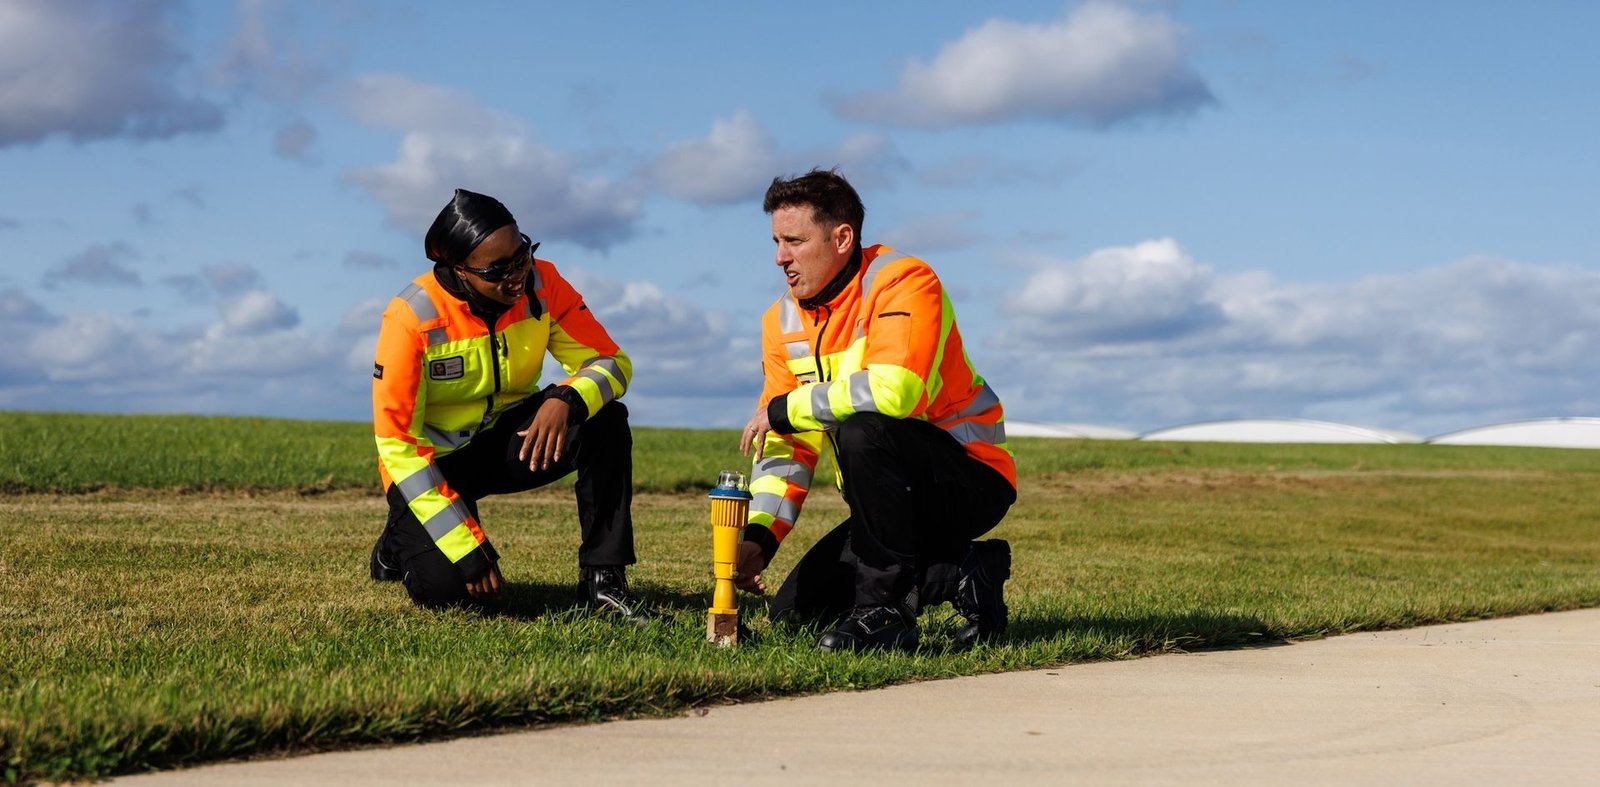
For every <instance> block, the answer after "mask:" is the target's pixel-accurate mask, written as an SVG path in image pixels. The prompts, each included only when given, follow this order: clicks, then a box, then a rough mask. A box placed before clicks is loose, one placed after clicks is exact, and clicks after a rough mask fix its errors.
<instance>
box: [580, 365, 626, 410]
mask: <svg viewBox="0 0 1600 787" xmlns="http://www.w3.org/2000/svg"><path fill="white" fill-rule="evenodd" d="M581 367H582V368H580V369H579V370H578V371H577V372H576V373H574V374H573V375H572V377H570V378H568V380H567V382H566V385H568V386H570V387H571V388H572V389H573V390H574V391H577V392H578V395H579V396H581V397H583V403H584V404H585V405H587V406H588V408H589V412H590V413H591V414H593V413H595V412H598V411H599V410H600V408H602V407H604V406H606V405H607V404H609V403H610V402H611V401H612V400H613V399H616V398H617V397H619V396H621V395H622V393H623V391H625V390H627V387H628V380H627V375H626V373H624V372H623V370H622V365H621V364H620V363H618V361H617V359H616V358H613V357H611V356H596V357H594V358H590V359H589V360H587V361H584V362H583V363H582V364H581Z"/></svg>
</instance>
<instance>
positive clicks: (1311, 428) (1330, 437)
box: [1139, 418, 1422, 443]
mask: <svg viewBox="0 0 1600 787" xmlns="http://www.w3.org/2000/svg"><path fill="white" fill-rule="evenodd" d="M1139 439H1140V440H1185V441H1200V442H1216V443H1420V442H1422V438H1421V437H1419V436H1417V435H1414V434H1408V433H1406V432H1396V431H1391V430H1388V429H1372V428H1368V427H1364V426H1351V425H1349V424H1336V423H1332V422H1329V421H1311V420H1307V419H1304V418H1240V419H1237V420H1232V421H1205V422H1202V423H1197V424H1187V425H1184V426H1173V427H1169V428H1167V429H1157V430H1155V431H1153V432H1146V433H1144V434H1142V435H1140V436H1139Z"/></svg>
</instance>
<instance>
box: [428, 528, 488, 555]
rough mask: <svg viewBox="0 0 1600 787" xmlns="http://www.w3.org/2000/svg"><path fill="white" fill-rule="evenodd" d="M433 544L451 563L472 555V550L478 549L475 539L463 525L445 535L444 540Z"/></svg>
mask: <svg viewBox="0 0 1600 787" xmlns="http://www.w3.org/2000/svg"><path fill="white" fill-rule="evenodd" d="M433 543H434V545H436V546H438V547H439V551H440V552H443V553H444V556H445V557H447V558H449V559H450V562H451V563H454V562H456V561H458V560H460V559H461V558H464V557H466V556H467V555H469V554H472V550H474V549H477V548H478V539H477V537H476V536H474V535H472V531H471V530H470V529H468V528H467V526H466V525H464V524H463V525H460V526H458V527H456V529H454V530H451V531H450V532H448V533H445V534H444V538H441V539H439V540H438V541H435V542H433Z"/></svg>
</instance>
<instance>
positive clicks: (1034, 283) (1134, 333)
mask: <svg viewBox="0 0 1600 787" xmlns="http://www.w3.org/2000/svg"><path fill="white" fill-rule="evenodd" d="M1210 279H1211V270H1210V268H1208V267H1206V266H1203V265H1199V264H1197V263H1196V262H1195V261H1194V260H1192V259H1190V258H1189V256H1188V255H1187V254H1184V253H1183V250H1182V249H1180V248H1179V247H1178V244H1177V242H1175V241H1173V240H1170V239H1162V240H1153V241H1145V242H1144V243H1140V244H1138V245H1135V246H1130V247H1124V248H1111V249H1101V250H1099V251H1096V252H1094V253H1093V254H1090V255H1089V256H1088V257H1085V258H1083V259H1081V260H1076V261H1073V262H1069V263H1065V264H1060V265H1054V266H1049V267H1045V268H1043V269H1040V270H1038V271H1036V272H1035V273H1034V274H1033V276H1032V277H1031V278H1030V279H1029V280H1028V282H1027V284H1026V285H1024V286H1023V287H1022V288H1021V289H1020V290H1018V291H1017V293H1016V294H1015V295H1013V296H1012V297H1011V298H1010V299H1009V302H1008V303H1007V304H1006V306H1007V311H1008V312H1009V313H1011V314H1012V315H1014V322H1013V324H1012V325H1013V330H1014V331H1015V332H1016V334H1017V335H1018V336H1020V337H1022V338H1024V339H1028V340H1045V341H1069V342H1081V341H1135V340H1146V339H1154V338H1162V337H1168V336H1174V335H1182V334H1185V333H1188V332H1191V331H1194V330H1196V329H1199V328H1202V327H1205V326H1206V325H1208V324H1212V323H1214V322H1216V320H1217V319H1218V317H1219V315H1218V312H1217V309H1216V307H1215V306H1214V305H1213V304H1210V303H1207V302H1206V301H1205V298H1204V296H1205V294H1206V290H1207V288H1208V287H1209V285H1210Z"/></svg>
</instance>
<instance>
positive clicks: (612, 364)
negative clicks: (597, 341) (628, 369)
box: [578, 355, 628, 385]
mask: <svg viewBox="0 0 1600 787" xmlns="http://www.w3.org/2000/svg"><path fill="white" fill-rule="evenodd" d="M578 365H579V366H581V367H583V368H585V369H604V370H606V371H607V372H609V373H610V374H611V376H612V377H613V378H615V379H616V381H617V382H618V383H621V384H622V385H627V384H628V378H626V377H623V376H622V364H620V363H617V359H615V358H612V357H611V356H609V355H596V356H595V357H593V358H590V359H589V360H587V361H584V362H583V363H581V364H578Z"/></svg>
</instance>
